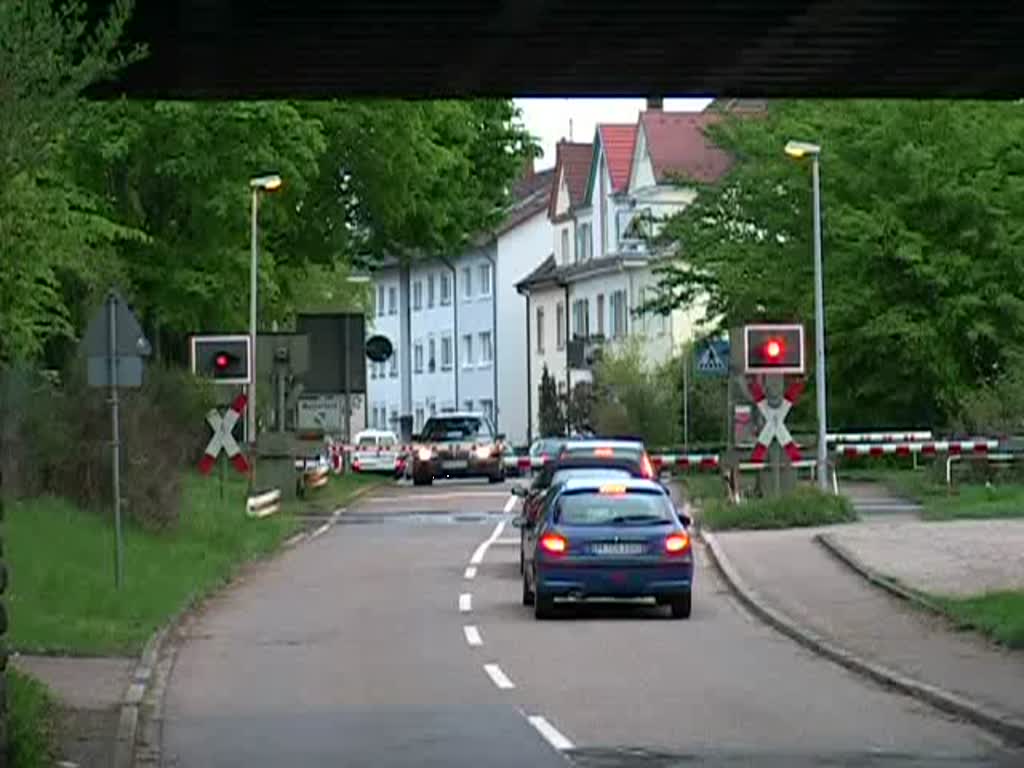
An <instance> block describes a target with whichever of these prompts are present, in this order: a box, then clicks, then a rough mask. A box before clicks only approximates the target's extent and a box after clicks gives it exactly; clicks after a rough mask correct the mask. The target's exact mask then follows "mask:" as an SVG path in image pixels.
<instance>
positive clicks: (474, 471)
mask: <svg viewBox="0 0 1024 768" xmlns="http://www.w3.org/2000/svg"><path fill="white" fill-rule="evenodd" d="M446 461H464V462H466V465H465V466H463V467H453V466H445V462H446ZM502 469H503V467H502V461H501V459H500V458H492V459H478V458H476V457H472V458H469V459H452V460H445V459H431V460H430V461H423V460H421V459H416V461H415V462H414V463H413V468H412V470H413V474H416V475H420V476H424V475H427V476H430V477H495V476H497V475H500V474H501V472H502Z"/></svg>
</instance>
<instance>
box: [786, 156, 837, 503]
mask: <svg viewBox="0 0 1024 768" xmlns="http://www.w3.org/2000/svg"><path fill="white" fill-rule="evenodd" d="M786 154H787V155H789V156H790V157H794V158H796V159H798V160H800V159H803V158H805V157H810V158H811V186H812V188H813V191H814V347H815V364H814V373H815V377H814V381H815V389H816V390H817V400H818V473H817V474H818V487H819V488H821V490H822V491H825V492H828V476H827V474H826V473H827V472H828V426H827V423H826V416H825V288H824V278H823V277H822V266H821V178H820V174H819V170H818V160H819V157H820V156H821V147H820V146H818V145H817V144H810V143H808V142H806V141H789V142H786Z"/></svg>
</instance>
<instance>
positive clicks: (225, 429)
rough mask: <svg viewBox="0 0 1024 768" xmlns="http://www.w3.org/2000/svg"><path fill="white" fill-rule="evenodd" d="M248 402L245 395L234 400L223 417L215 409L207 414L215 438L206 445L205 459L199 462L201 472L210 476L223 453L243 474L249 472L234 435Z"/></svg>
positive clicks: (247, 464)
mask: <svg viewBox="0 0 1024 768" xmlns="http://www.w3.org/2000/svg"><path fill="white" fill-rule="evenodd" d="M247 402H248V400H247V398H246V396H245V395H239V396H238V397H236V398H235V399H234V402H232V403H231V407H229V408H228V410H227V412H226V413H224V415H223V416H222V415H221V413H220V411H218V410H217V409H213V410H211V411H210V412H209V413H208V414H206V423H207V424H209V425H210V429H212V430H213V437H211V438H210V442H209V443H207V445H206V450H205V451H204V452H203V458H201V459H200V460H199V471H200V472H202V473H203V474H204V475H208V474H210V471H211V470H212V469H213V467H214V464H216V463H217V457H218V456H220V452H221V451H224V453H225V454H226V455H227V457H228V459H230V460H231V463H232V465H233V466H234V467H235V469H237V470H238V471H239V472H240V473H241V474H243V475H244V474H246V473H247V472H248V471H249V462H248V461H247V460H246V458H245V454H243V453H242V450H241V449H240V448H239V447H238V441H237V440H235V436H234V434H233V432H234V430H235V425H237V424H238V420H239V419H240V418H241V417H242V413H243V412H244V411H245V406H246V403H247Z"/></svg>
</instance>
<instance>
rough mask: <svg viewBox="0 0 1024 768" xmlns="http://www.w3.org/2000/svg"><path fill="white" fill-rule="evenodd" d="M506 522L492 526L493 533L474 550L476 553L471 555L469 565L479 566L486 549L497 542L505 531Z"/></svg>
mask: <svg viewBox="0 0 1024 768" xmlns="http://www.w3.org/2000/svg"><path fill="white" fill-rule="evenodd" d="M506 522H507V521H505V520H502V521H501V522H500V523H498V524H497V525H496V526H494V532H493V533H491V535H490V537H488V539H487V540H486V541H482V542H480V546H478V547H477V548H476V551H475V552H474V553H473V556H472V557H471V558H470V559H469V563H470V565H480V563H482V562H483V560H484V555H486V554H487V548H488V547H490V546H491V544H493V543H494V542H495V541H497V540H498V537H499V536H501V532H502V531H504V530H505V523H506Z"/></svg>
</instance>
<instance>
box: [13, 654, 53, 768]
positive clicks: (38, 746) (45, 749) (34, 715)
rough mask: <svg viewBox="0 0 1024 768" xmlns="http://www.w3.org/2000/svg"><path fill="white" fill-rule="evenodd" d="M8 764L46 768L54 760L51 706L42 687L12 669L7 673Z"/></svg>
mask: <svg viewBox="0 0 1024 768" xmlns="http://www.w3.org/2000/svg"><path fill="white" fill-rule="evenodd" d="M7 697H8V702H7V703H8V707H9V710H8V717H9V720H8V726H7V727H8V729H9V731H8V737H9V740H10V743H9V747H8V748H9V753H8V759H9V761H10V762H9V764H10V765H11V766H12V768H50V766H52V765H53V764H54V760H55V758H56V754H55V741H56V734H55V732H54V710H55V704H54V701H53V698H52V697H51V696H50V694H49V692H48V691H47V690H46V687H45V686H44V685H43V684H42V683H40V682H38V681H36V680H33V679H32V678H31V677H28V676H27V675H23V674H21V673H20V672H18V671H16V670H14V669H8V670H7Z"/></svg>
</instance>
